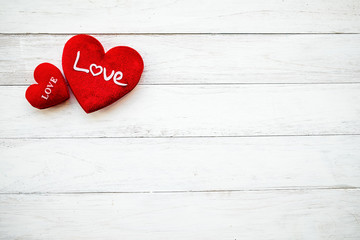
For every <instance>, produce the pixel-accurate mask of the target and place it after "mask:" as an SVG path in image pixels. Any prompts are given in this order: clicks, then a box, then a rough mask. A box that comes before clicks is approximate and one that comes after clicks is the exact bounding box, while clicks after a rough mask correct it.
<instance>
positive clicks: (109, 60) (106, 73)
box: [62, 34, 144, 113]
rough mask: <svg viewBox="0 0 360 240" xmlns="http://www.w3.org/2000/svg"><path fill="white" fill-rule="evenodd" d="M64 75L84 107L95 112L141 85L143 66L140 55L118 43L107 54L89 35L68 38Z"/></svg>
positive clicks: (64, 53)
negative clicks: (139, 83)
mask: <svg viewBox="0 0 360 240" xmlns="http://www.w3.org/2000/svg"><path fill="white" fill-rule="evenodd" d="M62 65H63V70H64V74H65V77H66V79H67V81H68V82H69V85H70V88H71V90H72V92H73V93H74V95H75V97H76V99H77V100H78V102H79V103H80V105H81V107H82V108H83V109H84V110H85V112H87V113H91V112H94V111H96V110H99V109H101V108H103V107H106V106H108V105H110V104H112V103H113V102H115V101H117V100H118V99H120V98H121V97H123V96H124V95H125V94H127V93H129V92H130V91H131V90H133V89H134V88H135V86H136V85H137V84H138V82H139V80H140V77H141V74H142V72H143V69H144V63H143V60H142V58H141V56H140V54H139V53H138V52H137V51H135V50H134V49H132V48H130V47H124V46H118V47H114V48H112V49H110V50H109V51H108V52H106V53H105V51H104V48H103V46H102V45H101V43H100V42H99V41H98V40H96V39H95V38H94V37H91V36H89V35H84V34H80V35H76V36H74V37H72V38H71V39H70V40H68V41H67V43H66V44H65V47H64V51H63V56H62Z"/></svg>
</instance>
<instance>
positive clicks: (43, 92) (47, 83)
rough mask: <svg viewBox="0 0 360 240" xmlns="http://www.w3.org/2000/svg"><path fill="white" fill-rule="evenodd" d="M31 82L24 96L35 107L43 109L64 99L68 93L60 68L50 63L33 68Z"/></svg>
mask: <svg viewBox="0 0 360 240" xmlns="http://www.w3.org/2000/svg"><path fill="white" fill-rule="evenodd" d="M34 78H35V81H36V82H37V84H32V85H31V86H29V87H28V88H27V90H26V93H25V97H26V99H27V100H28V102H29V103H30V104H31V105H32V106H33V107H36V108H39V109H44V108H48V107H52V106H55V105H57V104H59V103H62V102H64V101H66V100H67V99H68V98H69V97H70V95H69V90H68V88H67V86H66V82H65V79H64V77H63V75H62V74H61V72H60V70H59V69H58V68H57V67H56V66H54V65H52V64H50V63H42V64H40V65H39V66H37V67H36V68H35V71H34Z"/></svg>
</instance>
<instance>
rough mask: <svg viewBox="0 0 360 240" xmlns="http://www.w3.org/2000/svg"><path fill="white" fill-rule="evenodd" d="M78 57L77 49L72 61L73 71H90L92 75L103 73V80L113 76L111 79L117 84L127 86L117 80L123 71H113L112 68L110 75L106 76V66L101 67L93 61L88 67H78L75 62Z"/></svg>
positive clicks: (120, 77) (77, 60) (121, 76)
mask: <svg viewBox="0 0 360 240" xmlns="http://www.w3.org/2000/svg"><path fill="white" fill-rule="evenodd" d="M79 59H80V51H78V52H77V54H76V59H75V62H74V67H73V68H74V70H75V71H78V72H85V73H89V72H90V73H91V74H92V75H93V76H94V77H95V76H98V75H100V74H101V73H103V74H104V75H103V76H104V80H105V81H109V80H110V79H111V78H113V81H114V83H115V84H117V85H119V86H123V87H125V86H127V84H126V83H121V82H119V81H120V80H121V79H122V78H123V73H122V72H121V71H117V72H115V71H114V70H112V71H111V73H110V75H108V76H107V73H106V68H105V67H104V68H103V67H102V66H99V65H96V64H95V63H92V64H90V66H89V69H86V68H80V67H78V66H77V64H78V62H79Z"/></svg>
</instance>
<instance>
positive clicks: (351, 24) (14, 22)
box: [0, 0, 360, 33]
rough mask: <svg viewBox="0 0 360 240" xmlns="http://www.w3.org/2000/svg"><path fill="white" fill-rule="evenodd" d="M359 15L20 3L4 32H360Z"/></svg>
mask: <svg viewBox="0 0 360 240" xmlns="http://www.w3.org/2000/svg"><path fill="white" fill-rule="evenodd" d="M359 10H360V3H359V1H357V0H342V1H338V0H312V1H309V0H306V1H282V0H252V1H247V0H240V1H233V0H223V1H215V0H211V1H191V0H185V1H174V0H158V1H147V0H136V1H119V0H110V1H87V0H79V1H72V0H64V1H48V0H37V1H30V2H29V1H27V0H17V1H8V2H4V3H3V4H2V8H1V12H0V14H1V15H0V18H1V19H2V21H0V32H3V33H94V32H95V33H139V32H140V33H153V32H157V33H194V32H196V33H198V32H200V33H314V32H315V33H323V32H330V33H334V32H359V31H360V24H359V23H360V15H359Z"/></svg>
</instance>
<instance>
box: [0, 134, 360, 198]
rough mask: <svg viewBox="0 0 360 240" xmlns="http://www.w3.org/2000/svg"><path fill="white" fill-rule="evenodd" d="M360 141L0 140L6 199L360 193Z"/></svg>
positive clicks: (0, 180)
mask: <svg viewBox="0 0 360 240" xmlns="http://www.w3.org/2000/svg"><path fill="white" fill-rule="evenodd" d="M359 146H360V136H328V137H260V138H259V137H250V138H173V139H166V138H165V139H153V138H150V139H149V138H145V139H140V138H138V139H127V138H126V139H113V138H112V139H103V138H101V139H28V140H21V139H16V140H13V139H6V140H0V169H1V173H0V193H17V192H21V193H31V192H53V193H54V192H56V193H59V192H151V191H204V190H206V191H211V190H247V189H252V190H254V189H257V190H262V189H274V188H276V189H284V188H286V189H299V188H301V189H304V188H305V189H309V188H310V189H312V188H314V189H318V188H352V187H360V174H359V173H360V161H359V159H360V148H359Z"/></svg>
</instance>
